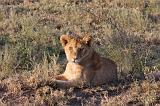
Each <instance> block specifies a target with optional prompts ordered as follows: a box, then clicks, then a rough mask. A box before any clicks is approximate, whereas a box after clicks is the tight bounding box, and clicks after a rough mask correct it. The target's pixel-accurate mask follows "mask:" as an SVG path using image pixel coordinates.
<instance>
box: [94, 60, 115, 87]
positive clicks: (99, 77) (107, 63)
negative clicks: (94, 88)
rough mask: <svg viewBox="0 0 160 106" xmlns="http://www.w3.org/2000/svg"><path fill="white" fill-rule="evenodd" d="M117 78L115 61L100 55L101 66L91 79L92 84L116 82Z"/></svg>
mask: <svg viewBox="0 0 160 106" xmlns="http://www.w3.org/2000/svg"><path fill="white" fill-rule="evenodd" d="M117 80H118V78H117V65H116V63H115V62H114V61H112V60H110V59H107V58H103V57H101V68H100V69H99V70H97V73H96V75H95V78H94V79H93V82H94V85H101V84H105V83H110V82H116V81H117Z"/></svg>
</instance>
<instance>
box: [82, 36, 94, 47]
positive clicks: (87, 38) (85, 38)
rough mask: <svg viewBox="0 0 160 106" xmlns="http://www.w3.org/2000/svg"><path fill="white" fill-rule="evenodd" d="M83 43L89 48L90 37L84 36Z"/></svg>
mask: <svg viewBox="0 0 160 106" xmlns="http://www.w3.org/2000/svg"><path fill="white" fill-rule="evenodd" d="M83 41H84V42H85V44H86V45H88V46H91V41H92V36H88V35H87V36H84V37H83Z"/></svg>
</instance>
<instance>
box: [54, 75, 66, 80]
mask: <svg viewBox="0 0 160 106" xmlns="http://www.w3.org/2000/svg"><path fill="white" fill-rule="evenodd" d="M55 79H56V80H62V81H68V79H67V78H66V77H65V76H64V75H63V74H61V75H58V76H56V78H55Z"/></svg>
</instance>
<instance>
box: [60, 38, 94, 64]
mask: <svg viewBox="0 0 160 106" xmlns="http://www.w3.org/2000/svg"><path fill="white" fill-rule="evenodd" d="M60 42H61V44H62V46H63V48H64V50H65V54H66V56H67V60H68V61H69V62H74V63H77V64H78V63H81V62H83V61H85V60H86V58H88V56H89V55H91V52H92V49H91V36H83V37H79V36H75V37H74V36H70V35H62V36H61V37H60Z"/></svg>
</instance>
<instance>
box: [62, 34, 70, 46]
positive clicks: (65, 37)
mask: <svg viewBox="0 0 160 106" xmlns="http://www.w3.org/2000/svg"><path fill="white" fill-rule="evenodd" d="M69 38H70V37H69V35H62V36H61V37H60V42H61V44H62V46H66V44H67V43H68V42H69Z"/></svg>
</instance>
